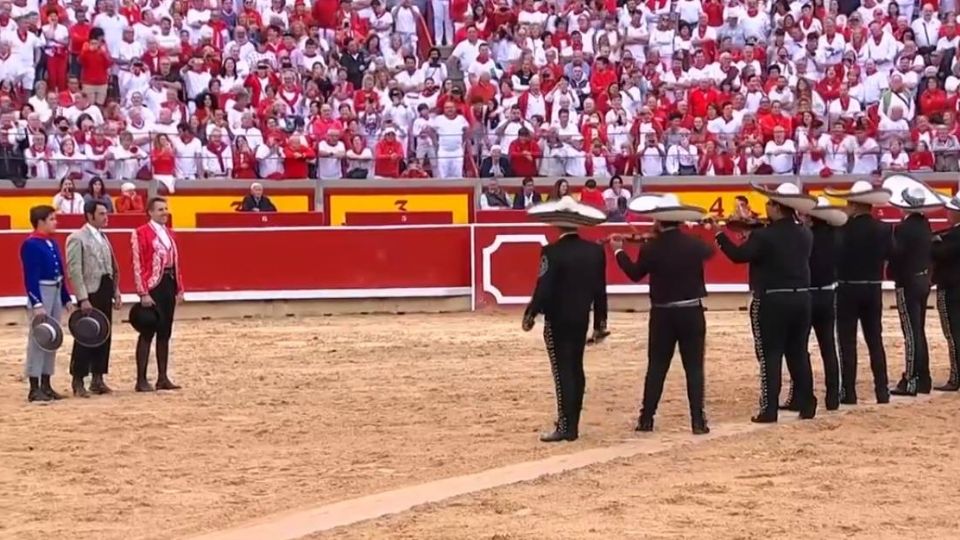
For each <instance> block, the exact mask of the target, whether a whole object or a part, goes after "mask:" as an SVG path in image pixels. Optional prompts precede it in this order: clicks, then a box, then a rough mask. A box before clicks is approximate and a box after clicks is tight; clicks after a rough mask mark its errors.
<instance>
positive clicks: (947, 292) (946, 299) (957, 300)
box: [937, 287, 960, 384]
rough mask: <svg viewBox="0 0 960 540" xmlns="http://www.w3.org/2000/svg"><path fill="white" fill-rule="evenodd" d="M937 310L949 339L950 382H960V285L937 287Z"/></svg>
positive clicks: (944, 332) (945, 336) (946, 337)
mask: <svg viewBox="0 0 960 540" xmlns="http://www.w3.org/2000/svg"><path fill="white" fill-rule="evenodd" d="M937 311H938V312H939V313H940V326H941V328H943V337H944V338H945V339H946V340H947V350H948V351H949V353H950V378H949V379H947V383H949V384H958V383H960V366H958V360H957V344H960V287H951V288H939V287H938V288H937Z"/></svg>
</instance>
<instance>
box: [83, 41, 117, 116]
mask: <svg viewBox="0 0 960 540" xmlns="http://www.w3.org/2000/svg"><path fill="white" fill-rule="evenodd" d="M79 61H80V84H82V85H83V89H84V90H85V91H86V92H87V94H89V95H90V97H91V98H92V99H93V102H94V103H96V104H97V105H103V104H104V103H105V102H106V101H107V82H108V77H109V73H108V72H109V70H110V64H111V63H112V62H111V60H110V55H109V54H107V45H106V44H105V43H103V42H102V41H100V40H99V39H96V38H91V39H90V41H88V42H87V44H86V45H84V46H83V49H82V50H81V51H80V58H79Z"/></svg>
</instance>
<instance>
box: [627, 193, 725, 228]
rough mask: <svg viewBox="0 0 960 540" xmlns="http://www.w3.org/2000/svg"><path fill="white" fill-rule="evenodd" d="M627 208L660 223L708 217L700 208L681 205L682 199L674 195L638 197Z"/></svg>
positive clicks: (697, 219)
mask: <svg viewBox="0 0 960 540" xmlns="http://www.w3.org/2000/svg"><path fill="white" fill-rule="evenodd" d="M627 208H629V209H630V211H631V212H633V213H635V214H640V215H643V216H646V217H651V218H653V219H655V220H658V221H670V222H682V221H699V220H701V219H703V218H704V217H706V215H707V211H706V210H704V209H703V208H700V207H699V206H689V205H686V204H681V203H680V199H679V198H677V196H676V195H674V194H673V193H665V194H662V195H661V194H652V193H651V194H644V195H638V196H636V197H634V198H633V200H631V201H630V204H629V205H627Z"/></svg>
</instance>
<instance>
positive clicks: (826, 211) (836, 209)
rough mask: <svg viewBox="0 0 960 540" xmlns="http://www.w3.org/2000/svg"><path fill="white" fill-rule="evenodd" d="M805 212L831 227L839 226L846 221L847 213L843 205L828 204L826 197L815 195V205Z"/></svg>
mask: <svg viewBox="0 0 960 540" xmlns="http://www.w3.org/2000/svg"><path fill="white" fill-rule="evenodd" d="M807 214H809V215H810V216H811V217H814V218H817V219H819V220H821V221H825V222H826V223H827V224H828V225H831V226H833V227H841V226H843V225H844V224H845V223H846V222H847V213H846V212H845V211H844V210H843V207H842V206H837V205H833V204H830V200H829V199H827V198H826V197H817V206H816V207H815V208H814V209H813V210H810V211H809V212H807Z"/></svg>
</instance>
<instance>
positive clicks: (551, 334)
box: [523, 196, 607, 442]
mask: <svg viewBox="0 0 960 540" xmlns="http://www.w3.org/2000/svg"><path fill="white" fill-rule="evenodd" d="M528 213H529V214H530V216H531V217H532V218H534V219H536V220H538V221H542V222H545V223H550V224H552V225H554V226H556V227H557V228H559V229H560V238H559V239H558V240H557V241H556V242H553V243H552V244H550V245H548V246H544V248H543V251H542V253H541V255H540V272H539V275H538V277H537V285H536V288H535V289H534V291H533V295H532V297H531V299H530V303H529V304H528V305H527V309H526V310H525V311H524V313H523V330H524V331H525V332H529V331H530V330H531V329H532V328H533V326H534V323H535V321H536V317H537V315H539V314H541V313H542V314H543V315H544V323H543V340H544V342H545V343H546V346H547V355H548V356H549V358H550V368H551V370H552V371H553V381H554V385H555V386H556V392H557V422H556V428H555V429H554V430H553V432H550V433H545V434H543V435H541V436H540V440H541V441H543V442H560V441H575V440H577V437H578V436H579V426H580V411H581V409H582V408H583V391H584V387H585V384H586V378H585V376H584V373H583V350H584V347H585V346H586V344H587V328H588V326H589V323H590V307H591V306H593V330H594V334H593V337H592V338H590V340H591V341H592V342H599V341H601V340H602V339H603V338H604V337H605V336H606V334H607V278H606V253H605V251H604V249H603V247H602V246H600V245H598V244H597V243H595V242H590V241H588V240H584V239H583V238H580V236H579V235H578V234H577V230H578V229H579V228H580V227H583V226H592V225H599V224H600V223H603V222H604V221H606V219H607V216H606V215H605V214H604V213H603V212H602V211H600V210H598V209H596V208H593V207H592V206H587V205H585V204H580V203H578V202H577V201H575V200H574V199H573V197H570V196H566V197H564V198H562V199H560V200H559V201H551V202H547V203H543V204H538V205H536V206H533V207H531V208H530V210H528Z"/></svg>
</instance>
